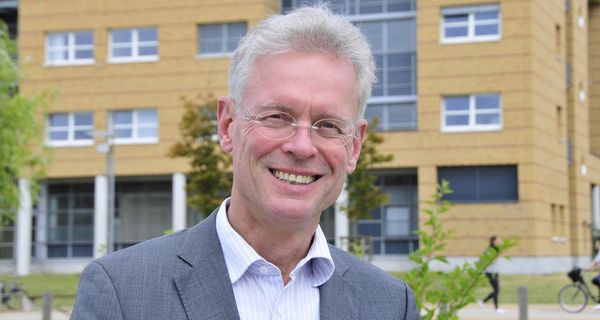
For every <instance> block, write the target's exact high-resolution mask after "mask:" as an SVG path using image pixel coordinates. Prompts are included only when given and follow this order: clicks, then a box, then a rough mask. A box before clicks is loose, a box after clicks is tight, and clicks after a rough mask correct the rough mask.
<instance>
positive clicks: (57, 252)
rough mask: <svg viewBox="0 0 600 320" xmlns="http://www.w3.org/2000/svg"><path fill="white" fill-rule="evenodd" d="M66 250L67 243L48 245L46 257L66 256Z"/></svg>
mask: <svg viewBox="0 0 600 320" xmlns="http://www.w3.org/2000/svg"><path fill="white" fill-rule="evenodd" d="M68 252H69V250H68V247H67V245H48V258H66V257H67V256H68Z"/></svg>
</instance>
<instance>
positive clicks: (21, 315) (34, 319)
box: [0, 310, 69, 320]
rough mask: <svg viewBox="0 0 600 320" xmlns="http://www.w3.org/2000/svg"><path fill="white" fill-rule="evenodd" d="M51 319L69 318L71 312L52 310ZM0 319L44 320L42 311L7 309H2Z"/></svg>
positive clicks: (65, 319)
mask: <svg viewBox="0 0 600 320" xmlns="http://www.w3.org/2000/svg"><path fill="white" fill-rule="evenodd" d="M50 319H51V320H69V314H66V313H65V312H61V311H56V310H55V311H52V315H51V317H50ZM0 320H42V311H5V310H0Z"/></svg>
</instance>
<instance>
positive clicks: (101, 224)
mask: <svg viewBox="0 0 600 320" xmlns="http://www.w3.org/2000/svg"><path fill="white" fill-rule="evenodd" d="M107 241H108V179H107V178H106V177H105V176H96V179H95V186H94V258H98V257H101V256H104V255H106V253H107V250H108V247H107Z"/></svg>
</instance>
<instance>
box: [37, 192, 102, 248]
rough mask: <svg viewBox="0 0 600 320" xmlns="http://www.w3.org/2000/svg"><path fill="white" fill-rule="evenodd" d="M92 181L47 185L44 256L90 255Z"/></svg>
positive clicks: (92, 233) (92, 217)
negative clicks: (87, 182) (46, 237)
mask: <svg viewBox="0 0 600 320" xmlns="http://www.w3.org/2000/svg"><path fill="white" fill-rule="evenodd" d="M93 240H94V185H93V184H91V183H89V184H83V183H79V184H53V185H52V184H51V185H49V186H48V258H70V257H91V256H93V251H94V249H93Z"/></svg>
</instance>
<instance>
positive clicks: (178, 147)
mask: <svg viewBox="0 0 600 320" xmlns="http://www.w3.org/2000/svg"><path fill="white" fill-rule="evenodd" d="M198 100H199V102H196V101H192V100H187V99H184V105H183V107H184V113H183V116H182V118H181V122H180V123H179V131H180V133H181V140H180V141H179V142H177V143H175V144H174V145H173V146H172V147H171V149H170V150H169V153H168V155H169V156H170V157H173V158H175V157H183V158H187V159H189V164H190V172H188V174H187V179H188V182H187V185H186V189H187V202H188V204H189V206H190V207H191V208H194V209H197V210H199V211H200V212H202V213H203V214H208V213H210V212H211V211H212V210H214V208H217V207H218V206H219V205H221V202H222V201H223V199H224V197H225V196H226V195H227V194H228V193H229V192H230V191H231V174H230V173H229V172H228V171H227V170H228V169H229V167H230V166H231V161H232V160H231V156H230V155H229V154H227V153H224V152H222V151H221V149H220V146H219V140H218V138H217V134H216V132H217V130H216V129H217V99H215V98H214V97H212V96H208V97H202V96H200V97H199V98H198Z"/></svg>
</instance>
